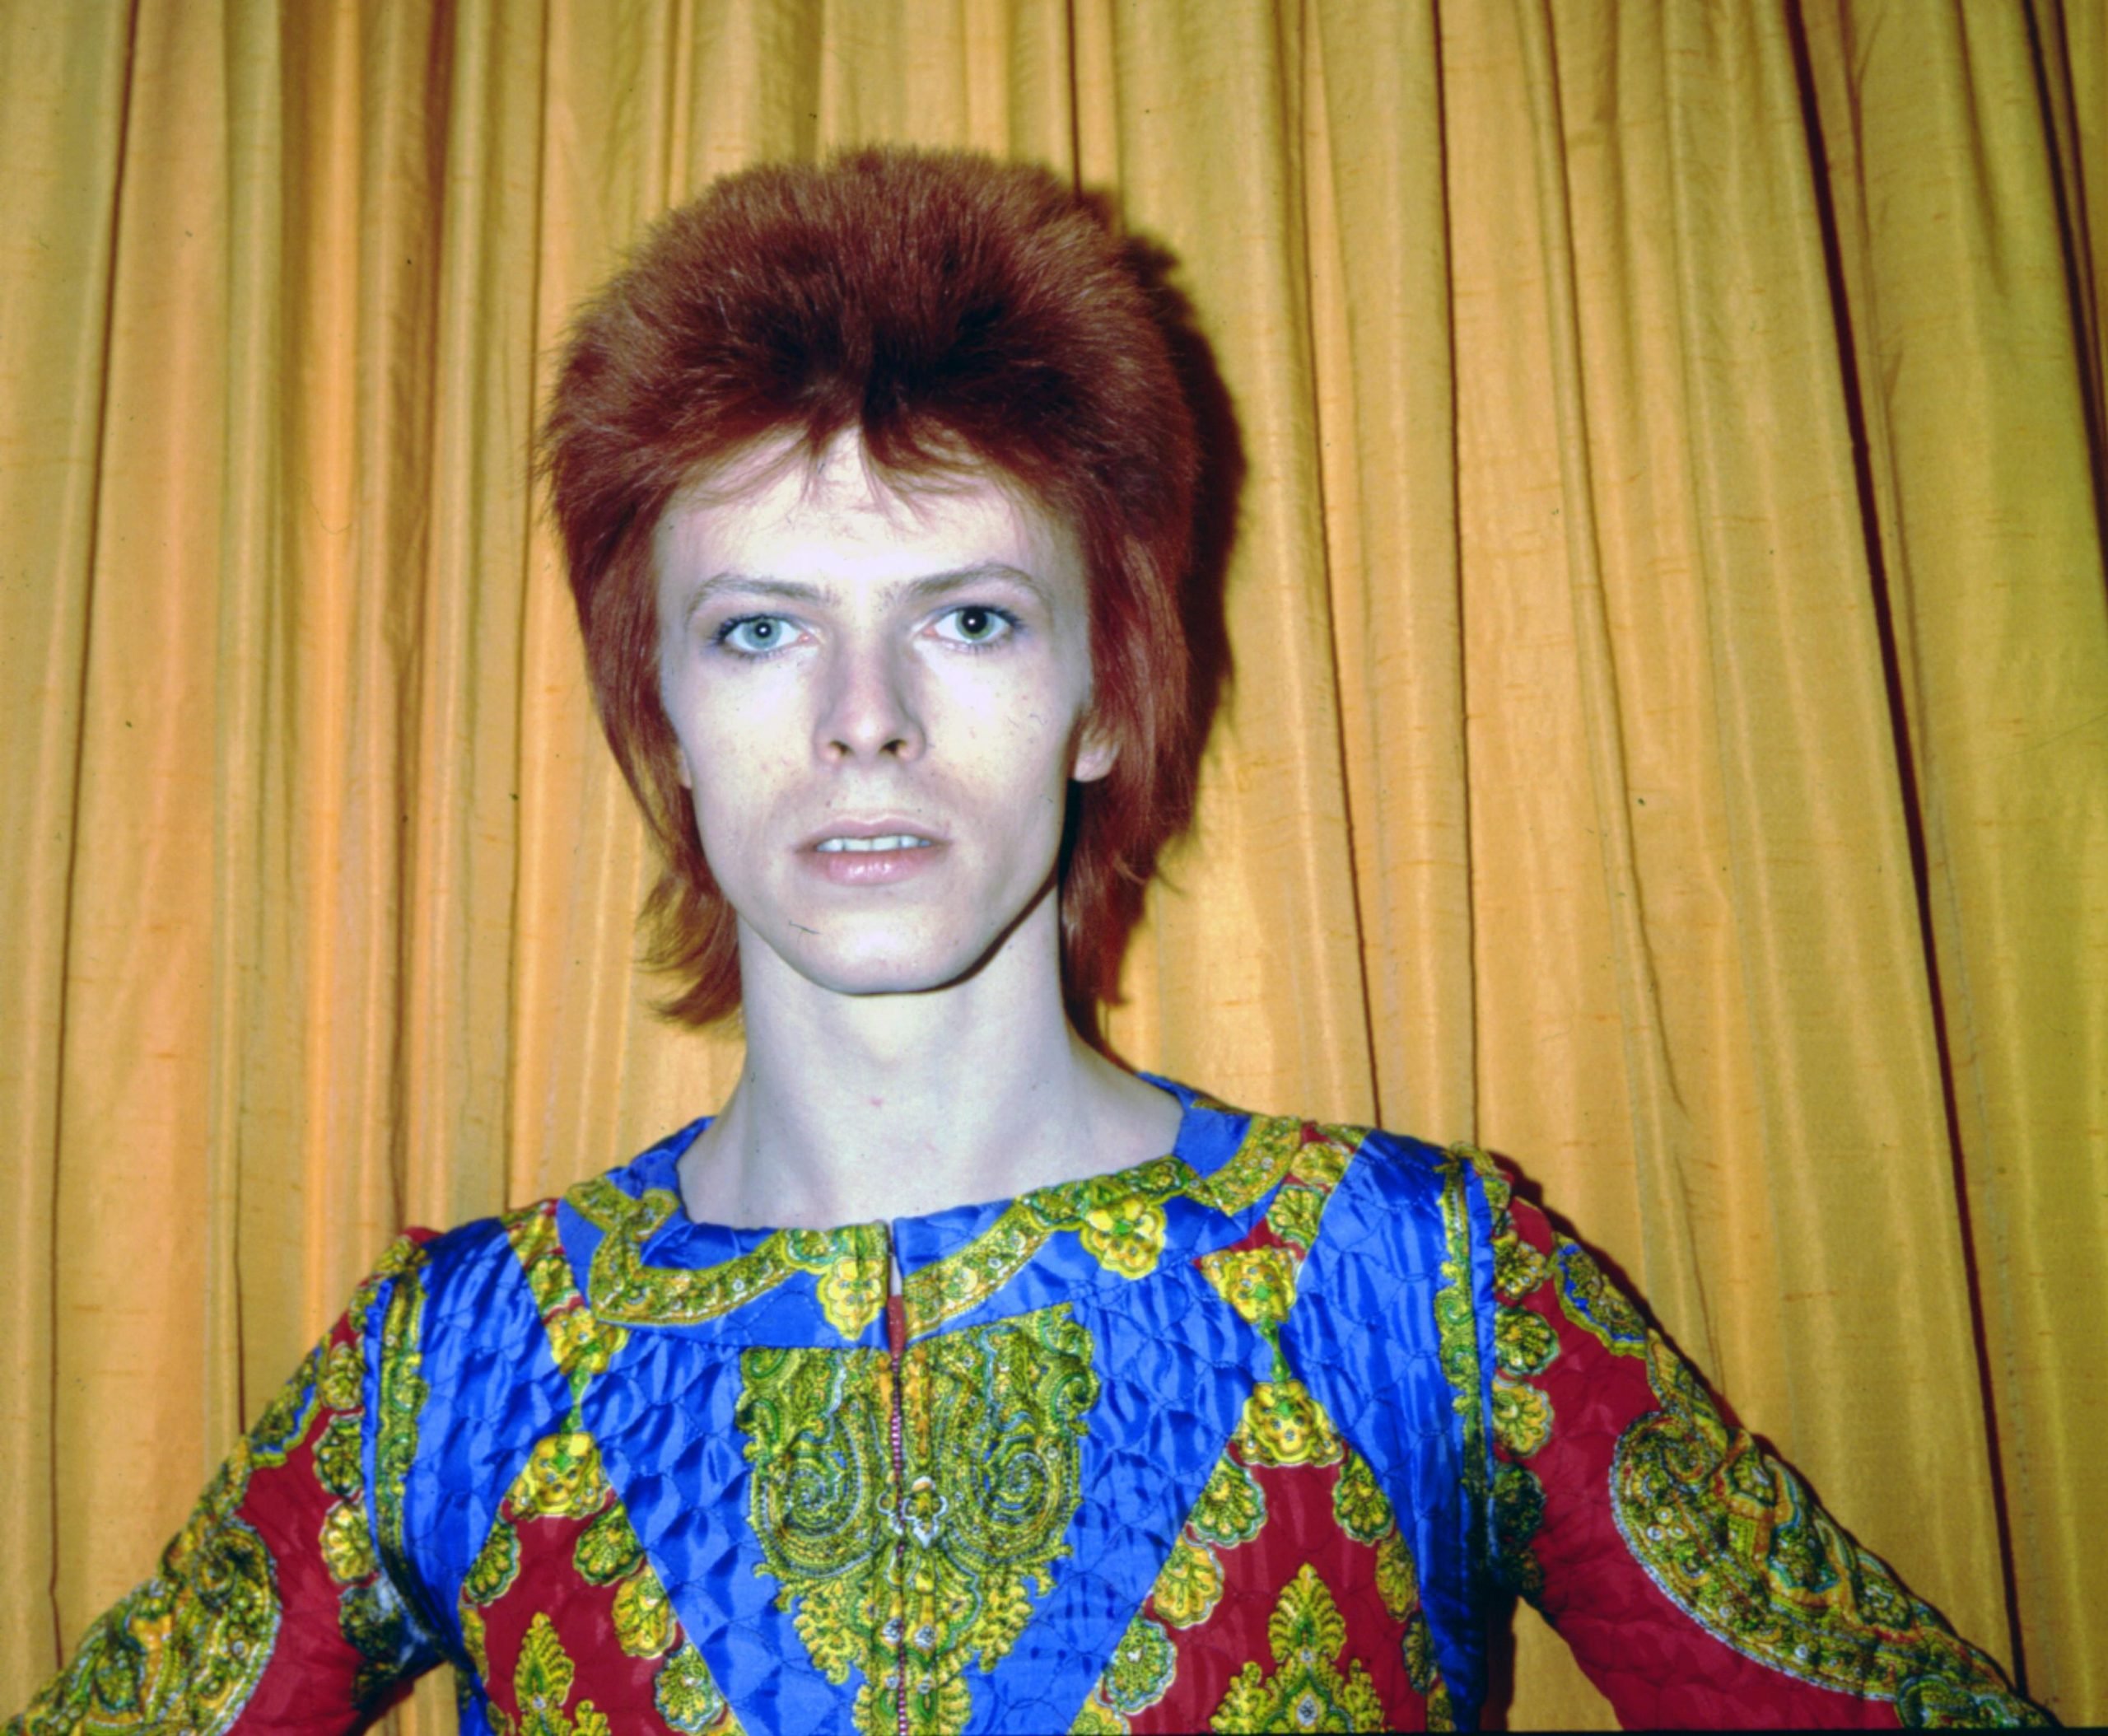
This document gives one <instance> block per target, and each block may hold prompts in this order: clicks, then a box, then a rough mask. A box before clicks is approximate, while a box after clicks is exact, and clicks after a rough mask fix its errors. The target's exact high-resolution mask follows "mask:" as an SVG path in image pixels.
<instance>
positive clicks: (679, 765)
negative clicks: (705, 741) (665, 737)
mask: <svg viewBox="0 0 2108 1736" xmlns="http://www.w3.org/2000/svg"><path fill="white" fill-rule="evenodd" d="M674 776H675V777H679V779H680V781H681V787H682V788H683V790H688V791H693V789H694V788H695V773H694V772H693V771H692V770H690V769H689V767H688V749H686V748H683V747H679V746H677V747H675V748H674Z"/></svg>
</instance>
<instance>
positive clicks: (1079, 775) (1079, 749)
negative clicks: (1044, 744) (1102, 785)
mask: <svg viewBox="0 0 2108 1736" xmlns="http://www.w3.org/2000/svg"><path fill="white" fill-rule="evenodd" d="M1118 758H1120V747H1119V744H1118V743H1117V742H1115V741H1114V740H1112V735H1111V734H1110V733H1109V732H1108V730H1106V729H1105V728H1104V727H1103V726H1102V725H1101V724H1099V723H1098V721H1097V720H1096V719H1095V718H1093V719H1092V720H1090V721H1089V722H1087V723H1085V724H1084V726H1083V730H1082V732H1081V734H1080V735H1078V736H1077V738H1076V763H1075V765H1074V766H1073V767H1071V768H1070V772H1069V776H1070V777H1071V778H1073V779H1075V782H1078V783H1080V784H1094V783H1096V782H1098V779H1100V778H1101V777H1104V776H1105V774H1106V773H1107V772H1110V771H1111V770H1112V767H1113V763H1114V762H1115V761H1117V759H1118Z"/></svg>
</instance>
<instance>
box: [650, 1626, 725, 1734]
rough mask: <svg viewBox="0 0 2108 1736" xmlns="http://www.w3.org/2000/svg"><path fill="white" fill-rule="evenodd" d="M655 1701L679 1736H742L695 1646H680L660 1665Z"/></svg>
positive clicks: (656, 1680) (661, 1715) (708, 1668)
mask: <svg viewBox="0 0 2108 1736" xmlns="http://www.w3.org/2000/svg"><path fill="white" fill-rule="evenodd" d="M652 1698H653V1700H654V1701H655V1703H656V1705H657V1706H658V1708H659V1715H660V1717H661V1718H663V1719H665V1720H666V1723H667V1724H668V1726H669V1728H671V1729H674V1730H678V1731H679V1733H680V1736H740V1732H739V1720H738V1719H736V1718H735V1717H734V1716H733V1715H732V1709H731V1708H730V1706H727V1705H726V1704H725V1696H724V1695H723V1694H722V1693H721V1692H719V1690H718V1687H717V1683H716V1681H715V1680H714V1679H713V1678H711V1673H710V1666H709V1665H708V1664H705V1663H704V1662H703V1661H702V1653H700V1652H699V1651H697V1650H696V1649H695V1647H694V1646H693V1645H685V1644H684V1645H681V1646H679V1648H677V1649H676V1650H674V1653H673V1654H672V1655H671V1656H670V1657H669V1658H668V1659H666V1661H665V1663H664V1664H661V1665H660V1667H659V1673H658V1674H657V1675H656V1676H655V1677H654V1678H652Z"/></svg>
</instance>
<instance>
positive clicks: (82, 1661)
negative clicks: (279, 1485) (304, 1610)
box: [8, 1371, 307, 1736]
mask: <svg viewBox="0 0 2108 1736" xmlns="http://www.w3.org/2000/svg"><path fill="white" fill-rule="evenodd" d="M304 1372H305V1371H304ZM296 1379H301V1377H297V1376H296ZM301 1384H302V1385H303V1386H305V1384H307V1383H306V1381H305V1380H304V1379H301ZM252 1463H253V1460H252V1458H251V1454H250V1448H249V1444H248V1443H247V1442H246V1441H243V1442H240V1443H238V1444H236V1449H235V1451H234V1454H233V1456H232V1457H231V1458H229V1459H228V1460H227V1463H226V1465H225V1466H224V1467H223V1468H222V1470H221V1472H220V1474H219V1475H218V1476H217V1477H215V1478H214V1479H213V1480H212V1486H211V1487H209V1488H208V1489H207V1490H206V1491H205V1497H204V1499H203V1500H202V1501H200V1502H199V1503H198V1510H197V1511H196V1512H194V1514H191V1516H190V1520H189V1524H186V1525H185V1526H184V1528H183V1529H182V1530H181V1531H180V1532H179V1533H177V1534H176V1537H175V1541H174V1542H171V1543H170V1545H169V1546H168V1548H167V1550H166V1552H164V1553H163V1555H162V1556H161V1568H160V1570H159V1571H158V1572H156V1574H155V1575H154V1576H153V1577H152V1579H150V1580H147V1582H146V1583H145V1584H142V1585H141V1586H140V1587H138V1589H136V1590H135V1591H133V1593H132V1594H131V1595H130V1596H128V1597H127V1598H125V1599H124V1601H123V1602H122V1603H119V1604H118V1605H117V1606H116V1607H115V1608H114V1609H111V1610H110V1611H109V1612H106V1613H105V1615H104V1616H103V1617H102V1619H101V1620H100V1621H99V1622H96V1625H95V1626H93V1627H91V1628H90V1629H89V1630H88V1631H87V1634H86V1637H85V1638H83V1640H82V1642H81V1649H80V1650H79V1651H78V1652H77V1653H76V1654H74V1658H73V1661H72V1664H71V1665H70V1666H69V1667H68V1668H67V1669H66V1670H65V1671H64V1672H63V1673H61V1674H60V1675H59V1676H58V1679H57V1680H55V1681H54V1682H51V1683H50V1684H49V1686H47V1687H45V1688H44V1691H43V1692H41V1693H40V1694H39V1695H38V1696H36V1698H35V1700H33V1701H30V1704H29V1706H27V1707H26V1708H25V1710H23V1712H22V1714H21V1717H20V1718H19V1719H18V1720H16V1722H15V1723H14V1724H11V1725H10V1726H9V1727H8V1728H9V1729H10V1731H11V1732H13V1731H17V1730H18V1731H20V1732H21V1736H77V1733H78V1732H81V1731H83V1730H92V1731H96V1732H105V1731H107V1732H118V1731H124V1730H136V1731H138V1732H140V1733H141V1736H146V1733H147V1732H152V1731H161V1730H184V1731H195V1732H198V1733H199V1736H221V1733H222V1732H223V1731H226V1730H228V1729H231V1728H232V1727H233V1725H234V1723H235V1721H236V1719H238V1718H239V1717H240V1715H241V1710H242V1708H243V1707H244V1706H246V1705H247V1704H248V1701H249V1696H250V1694H251V1693H253V1692H254V1691H255V1687H256V1684H257V1682H259V1680H260V1679H261V1678H262V1677H263V1674H264V1666H265V1665H266V1664H268V1663H269V1662H270V1661H271V1652H272V1648H273V1646H274V1645H276V1644H277V1636H278V1622H279V1608H278V1598H277V1589H276V1584H275V1576H274V1574H273V1566H272V1561H271V1552H270V1551H269V1549H268V1547H265V1544H264V1539H263V1538H261V1537H259V1535H258V1534H257V1533H256V1532H255V1531H254V1530H253V1529H251V1528H250V1527H249V1526H248V1525H246V1524H243V1523H242V1522H241V1520H240V1519H237V1518H236V1517H235V1512H236V1509H237V1508H238V1507H239V1506H240V1505H241V1499H242V1496H243V1495H244V1494H245V1491H247V1488H248V1485H249V1477H250V1468H251V1466H252Z"/></svg>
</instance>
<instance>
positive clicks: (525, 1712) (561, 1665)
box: [512, 1610, 610, 1736]
mask: <svg viewBox="0 0 2108 1736" xmlns="http://www.w3.org/2000/svg"><path fill="white" fill-rule="evenodd" d="M576 1678H577V1669H576V1666H575V1665H573V1664H572V1663H571V1658H570V1655H569V1654H567V1652H566V1651H565V1650H564V1649H563V1642H562V1640H559V1639H558V1638H557V1630H556V1625H555V1623H553V1622H551V1621H550V1620H549V1618H548V1615H547V1614H546V1613H545V1612H542V1611H540V1610H537V1611H536V1612H535V1613H534V1620H533V1621H532V1622H529V1623H528V1625H527V1634H526V1637H525V1639H523V1640H521V1641H520V1662H519V1664H517V1665H516V1666H515V1668H514V1670H513V1673H512V1693H513V1699H514V1702H515V1705H516V1706H518V1708H519V1716H520V1725H519V1729H520V1736H610V1733H609V1727H608V1720H606V1718H604V1716H602V1715H601V1714H600V1713H599V1711H598V1710H595V1707H594V1705H593V1702H592V1701H590V1700H581V1701H579V1702H578V1708H577V1710H576V1711H575V1712H571V1713H568V1714H567V1712H566V1710H565V1708H566V1707H567V1706H569V1705H570V1703H571V1683H572V1682H574V1681H575V1680H576Z"/></svg>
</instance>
